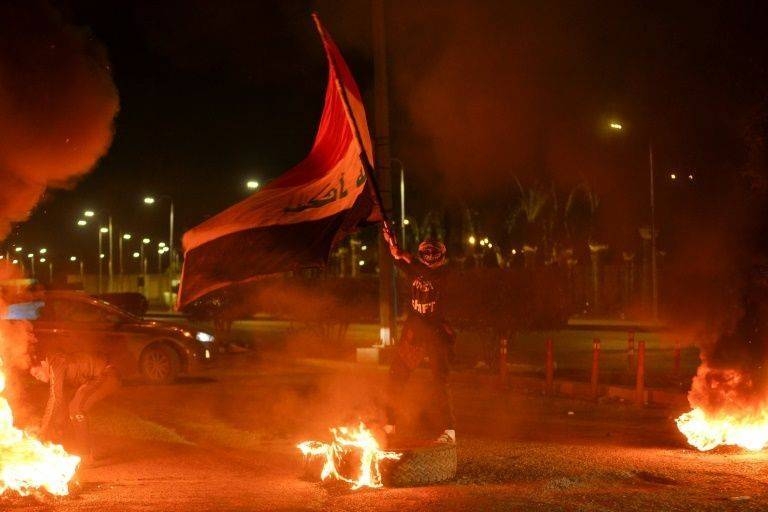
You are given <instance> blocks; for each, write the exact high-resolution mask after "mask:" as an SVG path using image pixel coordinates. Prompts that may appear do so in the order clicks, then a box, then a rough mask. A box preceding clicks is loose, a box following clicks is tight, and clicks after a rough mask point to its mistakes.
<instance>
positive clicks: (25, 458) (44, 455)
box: [0, 359, 80, 496]
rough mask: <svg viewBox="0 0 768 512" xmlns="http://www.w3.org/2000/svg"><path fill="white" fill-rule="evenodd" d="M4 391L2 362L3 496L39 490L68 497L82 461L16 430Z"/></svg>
mask: <svg viewBox="0 0 768 512" xmlns="http://www.w3.org/2000/svg"><path fill="white" fill-rule="evenodd" d="M4 391H5V373H4V372H3V360H2V359H0V495H2V494H4V493H5V492H7V491H16V492H17V493H19V494H20V495H22V496H27V495H29V494H31V493H32V492H34V491H36V490H39V489H44V490H45V491H48V492H49V493H51V494H54V495H57V496H64V495H66V494H68V493H69V486H68V483H69V481H70V480H71V479H72V477H73V476H74V474H75V470H76V469H77V465H78V464H79V463H80V457H77V456H75V455H70V454H68V453H67V452H66V451H65V450H64V448H63V447H61V446H60V445H57V444H51V443H42V442H41V441H40V440H38V439H36V438H35V437H33V436H32V435H30V434H29V433H27V432H24V431H22V430H19V429H17V428H16V427H14V426H13V412H12V411H11V406H10V404H9V403H8V401H7V400H6V399H5V397H3V392H4Z"/></svg>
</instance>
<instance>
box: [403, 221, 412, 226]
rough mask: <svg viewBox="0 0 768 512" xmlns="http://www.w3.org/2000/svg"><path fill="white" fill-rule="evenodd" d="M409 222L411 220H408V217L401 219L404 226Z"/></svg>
mask: <svg viewBox="0 0 768 512" xmlns="http://www.w3.org/2000/svg"><path fill="white" fill-rule="evenodd" d="M410 223H411V220H410V219H404V220H403V225H404V226H407V225H408V224H410Z"/></svg>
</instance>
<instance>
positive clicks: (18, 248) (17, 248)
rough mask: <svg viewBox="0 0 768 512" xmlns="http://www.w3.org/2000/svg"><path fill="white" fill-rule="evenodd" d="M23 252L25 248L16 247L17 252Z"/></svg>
mask: <svg viewBox="0 0 768 512" xmlns="http://www.w3.org/2000/svg"><path fill="white" fill-rule="evenodd" d="M23 250H24V248H22V247H16V248H15V249H14V251H16V252H21V251H23Z"/></svg>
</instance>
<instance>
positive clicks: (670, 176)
mask: <svg viewBox="0 0 768 512" xmlns="http://www.w3.org/2000/svg"><path fill="white" fill-rule="evenodd" d="M669 179H671V180H672V181H675V180H676V179H677V174H675V173H674V172H672V173H669Z"/></svg>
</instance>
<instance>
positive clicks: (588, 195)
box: [563, 180, 600, 242]
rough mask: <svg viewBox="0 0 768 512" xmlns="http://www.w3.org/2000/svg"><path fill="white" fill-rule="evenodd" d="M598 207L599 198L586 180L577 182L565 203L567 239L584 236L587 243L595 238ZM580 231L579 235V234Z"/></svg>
mask: <svg viewBox="0 0 768 512" xmlns="http://www.w3.org/2000/svg"><path fill="white" fill-rule="evenodd" d="M599 207H600V196H598V194H597V193H596V192H595V190H594V189H593V188H592V186H591V185H590V184H589V182H587V181H586V180H582V181H581V182H579V183H578V184H577V185H576V186H575V187H573V189H572V190H571V192H570V194H568V200H567V201H566V203H565V210H564V212H563V214H564V222H565V230H566V233H567V234H568V236H569V237H571V238H575V237H578V236H579V235H584V237H585V238H586V241H587V242H591V241H593V240H594V238H595V221H596V219H597V210H598V208H599ZM579 231H581V233H579Z"/></svg>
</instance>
